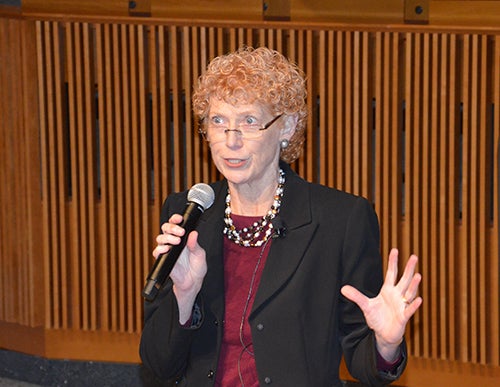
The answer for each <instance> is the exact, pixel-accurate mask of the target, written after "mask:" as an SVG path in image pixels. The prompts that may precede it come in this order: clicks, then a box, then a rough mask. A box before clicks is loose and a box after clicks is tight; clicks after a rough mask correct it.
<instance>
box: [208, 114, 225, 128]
mask: <svg viewBox="0 0 500 387" xmlns="http://www.w3.org/2000/svg"><path fill="white" fill-rule="evenodd" d="M210 123H211V124H212V125H217V126H218V125H222V124H223V123H224V119H223V118H222V117H221V116H213V117H212V118H210Z"/></svg>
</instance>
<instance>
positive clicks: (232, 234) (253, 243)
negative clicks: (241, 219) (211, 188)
mask: <svg viewBox="0 0 500 387" xmlns="http://www.w3.org/2000/svg"><path fill="white" fill-rule="evenodd" d="M284 185H285V172H283V170H282V169H281V168H280V171H279V178H278V188H276V193H275V194H274V201H273V204H272V206H271V209H270V210H269V211H268V212H267V214H266V215H264V216H263V217H262V219H261V220H259V221H258V222H255V223H254V224H252V226H250V227H245V228H243V229H242V230H237V229H236V227H234V225H233V220H232V219H231V194H230V192H229V189H228V190H227V196H226V211H225V213H224V223H226V225H225V227H224V234H225V235H226V236H227V237H228V238H229V240H232V241H233V242H234V243H236V244H238V245H240V246H244V247H259V246H262V244H263V243H264V242H266V241H267V240H268V239H269V237H270V236H271V235H272V233H273V224H272V223H271V220H273V218H274V217H275V216H276V215H277V214H278V213H279V212H280V206H281V199H282V197H283V186H284Z"/></svg>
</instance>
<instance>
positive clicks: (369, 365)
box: [140, 164, 406, 387]
mask: <svg viewBox="0 0 500 387" xmlns="http://www.w3.org/2000/svg"><path fill="white" fill-rule="evenodd" d="M281 166H282V168H283V169H284V170H285V173H286V183H285V190H284V195H283V200H282V205H281V209H280V214H279V217H280V221H281V223H282V224H283V226H284V227H285V228H286V234H285V235H284V236H281V237H279V238H276V239H273V241H272V245H271V249H270V251H269V256H268V258H267V262H266V266H265V268H264V271H263V273H262V278H261V282H260V285H259V288H258V290H257V294H256V298H255V301H254V304H253V309H252V311H251V313H250V315H249V322H250V326H251V330H252V340H253V345H254V353H255V361H256V365H257V372H258V375H259V382H260V385H261V386H264V385H267V384H272V385H273V386H286V387H290V386H301V387H302V386H340V385H341V384H340V380H339V364H340V360H341V357H342V354H344V356H345V360H346V364H347V366H348V368H349V371H350V372H351V374H352V375H353V376H354V377H355V378H357V379H359V380H361V381H362V382H364V383H366V384H369V385H383V384H387V383H389V382H391V381H393V380H395V379H397V378H398V377H399V376H400V374H401V373H402V371H403V369H404V367H405V366H406V348H405V344H404V342H403V344H402V350H403V362H402V363H401V365H400V366H399V367H398V370H397V373H396V374H394V375H392V374H385V373H384V374H382V373H379V372H378V370H377V368H376V349H375V342H374V335H373V332H372V331H371V330H370V329H369V328H368V327H367V325H366V322H365V319H364V317H363V314H362V313H361V311H360V309H359V308H358V307H357V306H356V305H355V304H353V303H352V302H350V301H348V300H347V299H345V298H344V297H343V296H342V295H341V293H340V288H341V287H342V286H343V285H345V284H350V285H353V286H355V287H356V288H357V289H359V290H361V291H362V292H363V293H364V294H366V295H369V296H374V295H376V294H377V293H378V292H379V290H380V287H381V285H382V280H383V274H382V260H381V257H380V253H379V227H378V221H377V217H376V215H375V212H374V211H373V208H372V206H371V205H370V203H369V202H368V201H367V200H366V199H363V198H361V197H356V196H353V195H350V194H347V193H345V192H341V191H338V190H335V189H331V188H327V187H324V186H322V185H318V184H311V183H308V182H306V181H304V180H303V179H301V178H300V177H299V176H298V175H297V174H295V173H294V172H293V171H292V170H291V169H290V168H289V167H288V165H284V164H282V165H281ZM212 187H213V188H214V191H215V197H216V199H215V202H214V204H213V206H212V207H211V208H209V209H208V210H206V211H205V213H204V214H203V215H202V217H201V219H200V222H199V223H198V227H197V230H198V231H199V243H200V245H201V246H203V247H204V248H205V250H206V252H207V263H208V272H207V275H206V277H205V280H204V283H203V286H202V289H201V291H200V294H199V297H198V300H197V302H196V309H197V313H196V316H197V319H196V320H197V321H195V324H194V325H193V326H192V327H191V328H182V327H181V326H179V323H178V311H177V305H176V301H175V297H174V296H173V292H172V291H171V283H170V282H168V283H167V284H166V286H165V287H164V289H162V291H161V292H160V294H159V295H158V297H157V299H156V300H155V301H154V302H152V303H148V302H147V303H146V304H145V327H144V330H143V333H142V338H141V347H140V354H141V358H142V360H143V362H144V364H145V365H146V366H148V367H149V368H151V369H152V370H153V371H154V372H155V373H156V374H157V375H158V376H159V377H160V378H163V379H165V380H171V381H175V383H176V384H177V385H185V386H195V387H201V386H211V385H213V383H214V381H215V371H216V370H217V360H218V354H219V349H220V344H221V339H222V331H223V319H224V280H223V275H224V274H223V252H222V245H223V234H222V230H223V228H224V222H223V215H224V209H225V196H226V192H227V182H226V181H225V180H224V181H220V182H217V183H214V184H212ZM185 204H186V192H183V193H179V194H174V195H170V196H169V197H168V198H167V200H166V202H165V204H164V206H163V208H162V216H161V219H162V222H166V221H167V220H168V218H169V217H170V216H171V214H172V213H176V212H177V213H182V211H183V209H184V207H185ZM242 302H243V301H242ZM198 312H199V313H198ZM198 317H199V318H198Z"/></svg>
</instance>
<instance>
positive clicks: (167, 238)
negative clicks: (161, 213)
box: [153, 214, 207, 324]
mask: <svg viewBox="0 0 500 387" xmlns="http://www.w3.org/2000/svg"><path fill="white" fill-rule="evenodd" d="M181 222H182V215H179V214H174V215H172V216H171V217H170V219H169V220H168V222H166V223H163V224H162V226H161V230H162V234H160V235H158V236H157V237H156V243H157V246H156V248H155V249H154V250H153V256H154V257H155V258H156V259H157V258H158V257H159V256H160V255H161V254H165V253H167V252H168V251H169V250H170V249H171V247H172V246H173V245H178V244H179V243H180V242H181V237H182V236H183V235H184V233H185V232H186V230H185V229H184V228H182V227H180V226H179V224H180V223H181ZM206 274H207V261H206V253H205V250H204V249H203V248H202V247H201V246H200V245H199V244H198V233H197V232H196V231H192V232H191V233H190V234H189V235H188V238H187V242H186V247H185V248H184V249H183V250H182V252H181V254H180V256H179V258H178V259H177V262H176V263H175V265H174V267H173V269H172V271H171V272H170V278H171V279H172V282H173V284H174V286H173V291H174V294H175V296H176V298H177V304H178V305H179V322H180V323H181V324H184V323H185V322H186V321H187V320H188V319H189V318H190V317H191V312H192V310H193V305H194V302H195V299H196V296H197V295H198V293H199V291H200V289H201V286H202V284H203V279H204V278H205V275H206Z"/></svg>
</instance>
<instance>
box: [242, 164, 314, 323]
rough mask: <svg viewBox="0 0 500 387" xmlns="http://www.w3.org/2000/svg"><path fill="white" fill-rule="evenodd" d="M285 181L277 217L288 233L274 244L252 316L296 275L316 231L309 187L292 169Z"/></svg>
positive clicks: (288, 170)
mask: <svg viewBox="0 0 500 387" xmlns="http://www.w3.org/2000/svg"><path fill="white" fill-rule="evenodd" d="M286 179H287V181H286V183H285V192H284V195H283V202H282V204H281V208H280V213H279V215H278V216H279V217H280V218H281V221H282V223H283V225H284V227H285V229H286V232H285V236H281V237H279V238H276V239H273V241H272V245H271V249H270V251H269V255H268V257H267V261H266V266H265V268H264V271H263V273H262V278H261V280H260V285H259V289H258V290H257V294H256V296H255V301H254V304H253V308H252V313H253V312H254V311H257V310H258V309H259V308H260V307H261V306H262V304H263V303H264V302H265V301H266V300H267V299H268V298H269V297H271V296H272V295H273V294H274V293H275V292H277V291H278V290H279V289H280V288H281V287H282V286H283V284H284V283H285V282H286V281H287V280H288V279H289V278H290V276H292V275H293V273H294V272H295V270H296V269H297V267H298V265H299V264H300V261H301V260H302V258H303V257H304V254H305V250H306V249H307V246H308V245H309V242H310V240H311V238H312V236H313V234H314V231H315V229H316V227H317V224H316V223H315V222H313V221H312V216H311V198H310V191H309V184H308V183H307V182H305V181H304V180H302V179H301V178H300V177H299V176H298V175H296V174H295V172H293V171H292V170H291V169H289V168H287V169H286ZM292 233H293V236H290V234H292ZM287 234H288V235H287Z"/></svg>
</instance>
